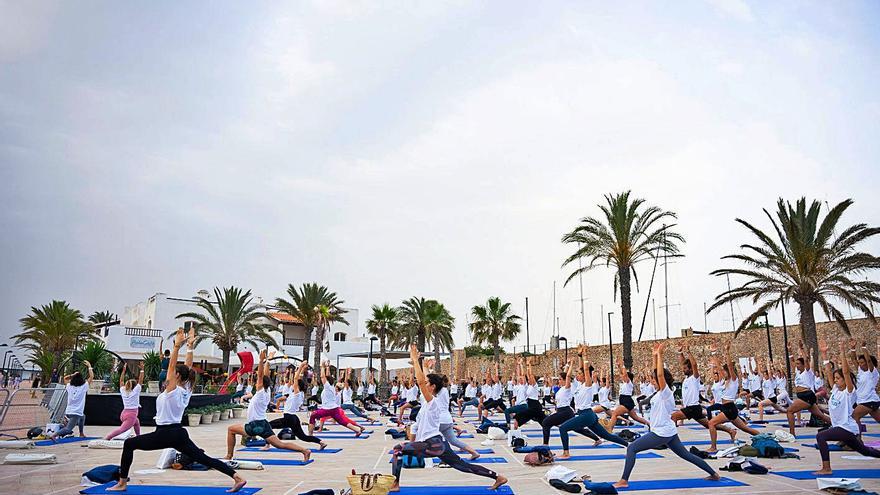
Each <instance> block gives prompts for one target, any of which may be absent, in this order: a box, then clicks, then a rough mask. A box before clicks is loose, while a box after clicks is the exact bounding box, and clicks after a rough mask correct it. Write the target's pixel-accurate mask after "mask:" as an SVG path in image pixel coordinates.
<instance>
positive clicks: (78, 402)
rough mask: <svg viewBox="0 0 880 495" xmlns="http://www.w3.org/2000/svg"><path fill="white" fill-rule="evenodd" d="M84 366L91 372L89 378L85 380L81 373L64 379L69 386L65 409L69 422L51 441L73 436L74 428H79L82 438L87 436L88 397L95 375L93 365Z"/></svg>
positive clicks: (50, 437)
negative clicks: (86, 412)
mask: <svg viewBox="0 0 880 495" xmlns="http://www.w3.org/2000/svg"><path fill="white" fill-rule="evenodd" d="M83 364H84V365H86V368H88V370H89V377H88V378H83V376H82V373H80V372H79V371H76V372H74V373H72V374H70V375H67V376H65V377H64V382H65V383H66V384H67V385H65V387H64V388H65V390H66V391H67V409H65V411H64V415H65V416H66V417H67V421H66V422H65V423H64V426H63V427H61V428H60V429H59V430H58V431H56V432H55V433H53V434H52V435H50V436H49V440H52V441H53V442H54V441H55V439H56V438H58V437H61V438H64V437H66V436H68V435H73V429H74V428H79V436H80V437H83V438H85V436H86V434H85V433H84V432H83V427H84V426H85V425H86V415H85V408H86V395H88V392H89V384H90V383H92V380H93V379H94V378H95V373H94V372H93V371H92V365H91V363H89V362H88V361H83Z"/></svg>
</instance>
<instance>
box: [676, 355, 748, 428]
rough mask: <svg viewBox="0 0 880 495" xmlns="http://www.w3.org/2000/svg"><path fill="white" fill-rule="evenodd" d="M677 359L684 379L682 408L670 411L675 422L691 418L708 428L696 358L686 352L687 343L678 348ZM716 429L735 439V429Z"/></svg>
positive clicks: (721, 426) (720, 426)
mask: <svg viewBox="0 0 880 495" xmlns="http://www.w3.org/2000/svg"><path fill="white" fill-rule="evenodd" d="M678 361H679V363H680V364H681V371H682V372H683V373H684V381H683V382H682V384H681V388H682V390H681V406H682V408H681V409H679V410H677V411H675V412H673V413H672V420H673V421H675V422H678V421H683V420H685V419H692V420H694V421H696V422H697V423H699V424H700V426H702V427H704V428H709V420H707V419H706V415H705V410H704V409H703V406H701V405H700V370H699V368H697V360H696V359H695V358H694V356H693V355H692V354H690V353H689V352H688V347H687V345H682V346H681V347H680V348H679V350H678ZM716 428H717V429H719V430H721V431H723V432H724V433H727V434H728V435H730V441H731V442H733V441H735V440H736V430H734V429H732V428H728V427H726V426H723V425H718V426H716Z"/></svg>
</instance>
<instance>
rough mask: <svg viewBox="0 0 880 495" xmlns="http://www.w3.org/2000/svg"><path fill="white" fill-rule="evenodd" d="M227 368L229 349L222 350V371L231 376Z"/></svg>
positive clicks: (230, 371)
mask: <svg viewBox="0 0 880 495" xmlns="http://www.w3.org/2000/svg"><path fill="white" fill-rule="evenodd" d="M229 368H230V366H229V349H223V369H224V370H226V373H228V374H229V375H231V374H232V370H231V369H229ZM229 375H226V376H229Z"/></svg>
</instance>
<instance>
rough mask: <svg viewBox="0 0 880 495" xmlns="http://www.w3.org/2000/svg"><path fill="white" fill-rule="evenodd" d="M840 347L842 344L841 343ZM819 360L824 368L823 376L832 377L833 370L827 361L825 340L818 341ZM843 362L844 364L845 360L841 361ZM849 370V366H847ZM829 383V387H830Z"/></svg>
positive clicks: (826, 343)
mask: <svg viewBox="0 0 880 495" xmlns="http://www.w3.org/2000/svg"><path fill="white" fill-rule="evenodd" d="M841 345H842V343H841ZM819 358H820V359H821V360H822V365H823V366H824V367H825V376H826V377H829V378H830V377H832V376H833V375H832V373H834V369H833V368H832V367H831V361H830V360H829V359H828V342H826V341H825V339H822V340H820V341H819ZM842 361H843V362H846V358H843V359H842ZM847 368H849V366H847ZM830 383H831V382H830V381H829V385H830Z"/></svg>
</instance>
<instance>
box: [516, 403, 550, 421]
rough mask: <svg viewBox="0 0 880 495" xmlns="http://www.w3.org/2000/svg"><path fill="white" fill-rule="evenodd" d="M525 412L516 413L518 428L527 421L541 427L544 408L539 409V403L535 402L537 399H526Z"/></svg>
mask: <svg viewBox="0 0 880 495" xmlns="http://www.w3.org/2000/svg"><path fill="white" fill-rule="evenodd" d="M525 406H526V410H525V411H522V412H520V413H517V415H516V416H515V417H516V424H517V425H518V426H522V425H524V424H526V423H528V422H529V421H534V422H536V423H538V424H541V425H543V423H542V422H543V421H544V418H545V417H546V416H545V415H544V408H542V407H541V403H540V402H538V401H537V399H526V403H525Z"/></svg>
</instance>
